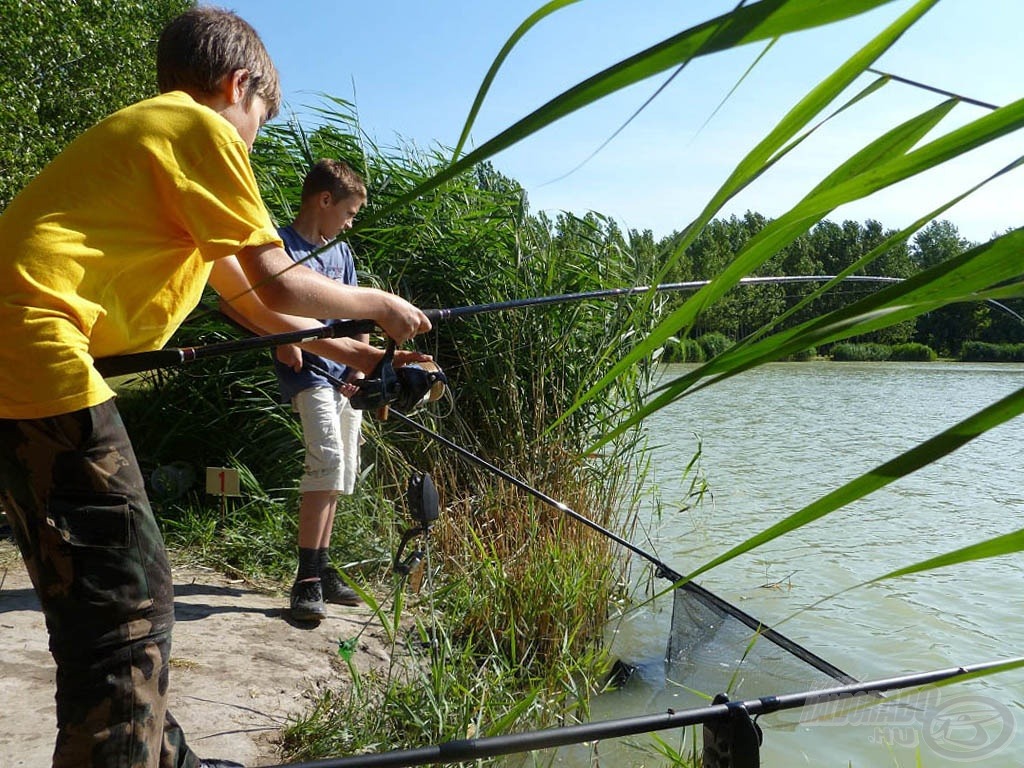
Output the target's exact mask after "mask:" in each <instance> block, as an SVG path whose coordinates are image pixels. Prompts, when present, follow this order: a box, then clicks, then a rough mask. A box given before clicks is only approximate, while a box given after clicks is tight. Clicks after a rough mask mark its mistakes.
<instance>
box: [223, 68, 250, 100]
mask: <svg viewBox="0 0 1024 768" xmlns="http://www.w3.org/2000/svg"><path fill="white" fill-rule="evenodd" d="M248 86H249V70H248V69H236V70H234V71H233V72H232V73H231V74H229V75H225V76H224V79H223V80H222V81H221V88H222V90H223V95H224V98H226V99H227V100H228V103H229V104H237V103H238V102H240V101H241V100H242V98H243V97H244V96H245V91H246V89H247V88H248Z"/></svg>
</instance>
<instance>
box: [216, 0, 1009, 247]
mask: <svg viewBox="0 0 1024 768" xmlns="http://www.w3.org/2000/svg"><path fill="white" fill-rule="evenodd" d="M203 2H206V0H203ZM218 4H220V5H222V6H224V7H229V8H231V9H232V10H234V11H236V12H237V13H238V14H239V15H241V16H242V17H243V18H245V19H246V20H247V21H249V22H250V23H251V24H252V25H253V26H254V27H255V28H256V30H257V31H258V32H259V34H260V36H261V37H262V38H263V41H264V43H265V45H266V46H267V48H268V50H269V51H270V54H271V56H272V57H273V59H274V60H275V62H276V63H277V66H278V69H279V71H280V75H281V85H282V95H283V98H284V110H285V112H294V113H296V114H299V115H301V116H303V118H302V119H303V120H304V121H307V122H309V121H311V120H312V118H311V117H309V116H310V115H311V114H312V112H311V109H312V108H315V107H317V106H321V105H322V104H323V98H322V94H328V95H330V96H333V97H338V98H342V99H345V100H347V101H350V102H352V103H354V105H355V108H356V111H357V113H358V116H359V121H360V124H361V126H362V128H363V130H364V131H365V132H366V133H367V134H368V135H369V136H370V137H371V138H372V140H373V142H374V143H375V144H376V145H378V146H380V147H398V146H408V145H410V144H411V145H413V146H416V147H419V148H421V149H429V148H434V147H444V148H449V149H450V148H452V147H454V146H455V144H456V142H457V141H458V137H459V134H460V133H461V131H462V126H463V124H464V122H465V120H466V117H467V115H468V113H469V110H470V107H471V105H472V103H473V99H474V97H475V95H476V92H477V90H478V88H479V87H480V84H481V82H482V80H483V78H484V76H485V74H486V72H487V70H488V68H489V67H490V65H491V63H492V62H493V60H494V59H495V57H496V56H497V54H498V52H499V51H500V49H501V47H502V46H503V45H504V44H505V42H506V40H507V39H508V38H509V36H510V35H511V34H512V32H513V31H514V30H515V29H516V27H517V26H518V25H519V24H520V23H521V22H522V21H524V20H525V19H526V18H527V17H528V16H529V15H530V14H531V13H533V12H534V11H535V10H537V9H538V8H539V7H541V5H542V4H543V3H542V0H490V1H488V0H374V2H369V3H348V2H336V1H335V0H291V2H288V3H285V2H281V1H280V0H235V2H233V3H228V2H222V3H218ZM735 5H736V2H735V0H725V1H723V0H685V1H684V0H630V2H628V3H627V2H622V0H582V1H581V2H577V3H574V4H572V5H569V6H567V7H565V8H563V9H562V10H560V11H558V12H556V13H555V14H553V15H551V16H549V17H548V18H546V19H545V20H543V21H541V22H540V24H538V25H537V26H535V27H534V28H533V29H532V30H531V31H530V32H529V33H527V35H526V37H525V38H523V39H522V40H521V41H520V42H519V44H518V45H517V46H516V47H515V48H514V49H513V50H512V52H511V54H510V56H509V57H508V59H507V61H506V62H505V64H504V66H503V68H502V69H501V70H500V71H499V73H498V75H497V78H496V80H495V82H494V84H493V85H492V88H491V91H490V93H489V95H488V97H487V99H486V101H485V102H484V104H483V107H482V109H481V111H480V114H479V116H478V118H477V121H476V124H475V127H474V128H473V131H472V134H471V139H470V146H474V145H479V144H482V143H483V142H484V141H486V140H488V139H490V138H491V137H493V136H494V135H496V134H497V133H499V132H500V131H502V130H503V129H505V128H507V127H509V126H510V125H512V124H513V123H514V122H516V121H517V120H519V119H520V118H522V117H525V116H526V115H527V114H529V113H530V112H532V111H533V110H534V109H536V108H537V107H539V106H541V105H542V104H544V103H545V102H547V101H548V100H549V99H551V98H553V97H554V96H556V95H558V94H559V93H561V92H562V91H563V90H565V89H567V88H569V87H571V86H573V85H575V84H576V83H578V82H579V81H581V80H583V79H585V78H586V77H589V76H590V75H593V74H595V73H597V72H599V71H600V70H602V69H604V68H605V67H607V66H609V65H611V64H614V63H616V62H618V61H620V60H621V59H623V58H625V57H627V56H630V55H632V54H634V53H636V52H638V51H640V50H643V49H644V48H646V47H648V46H650V45H652V44H654V43H656V42H659V41H661V40H663V39H665V38H666V37H669V36H671V35H672V34H675V33H677V32H680V31H682V30H684V29H686V28H688V27H690V26H692V25H694V24H697V23H700V22H702V21H705V20H707V19H709V18H712V17H713V16H716V15H718V14H719V13H722V12H725V11H727V10H730V9H731V8H732V7H733V6H735ZM910 7H911V2H910V0H896V1H895V2H891V3H889V4H887V5H885V6H883V7H882V8H880V9H876V10H874V11H871V12H869V13H867V14H863V15H861V16H859V17H855V18H853V19H851V20H848V21H844V22H840V23H838V24H834V25H830V26H827V27H823V28H820V29H817V30H812V31H809V32H805V33H800V34H797V35H793V36H789V37H785V38H783V39H782V40H780V41H779V42H778V43H776V44H775V45H774V46H773V47H772V48H771V49H770V50H769V51H768V52H767V54H766V55H765V56H764V57H763V58H762V60H761V61H760V62H758V64H757V66H756V67H754V69H753V70H752V71H751V72H750V74H749V75H747V76H746V77H745V78H744V73H745V72H746V71H747V70H748V68H749V67H750V66H751V64H753V63H754V62H755V60H756V59H757V57H758V56H759V55H760V54H761V52H762V50H763V48H764V46H763V45H751V46H746V47H743V48H740V49H737V50H733V51H729V52H725V53H722V54H714V55H712V56H709V57H705V58H703V59H699V60H696V61H694V62H691V64H690V65H689V66H687V67H686V68H685V69H684V70H683V71H682V72H681V73H680V74H678V75H677V76H676V77H675V78H673V79H672V81H671V83H669V85H668V86H667V87H666V88H665V89H664V90H663V92H662V93H661V94H660V95H659V96H658V98H656V99H655V100H654V102H653V103H652V104H651V105H650V106H648V107H647V108H646V109H644V110H643V111H642V112H641V113H640V115H639V116H638V117H637V118H636V119H634V120H633V121H632V122H630V123H629V125H628V126H626V127H625V128H624V129H623V130H622V131H621V132H620V133H619V134H618V135H617V136H615V137H614V138H613V139H612V140H611V141H610V142H609V143H608V144H607V145H606V146H604V147H603V148H602V149H600V151H599V152H598V153H597V154H596V155H594V152H595V150H598V149H599V148H601V147H602V144H604V143H605V142H606V141H607V140H608V139H610V138H611V137H612V136H613V134H615V132H616V131H617V130H618V129H619V128H620V127H622V126H623V124H624V123H625V122H626V120H627V119H628V118H629V116H630V115H632V114H633V113H634V112H635V111H636V110H637V109H638V108H639V107H640V106H641V105H642V104H643V103H644V102H645V101H646V100H647V99H648V98H649V97H650V96H651V95H652V94H653V93H654V92H655V91H656V90H657V89H658V88H659V87H660V86H661V85H662V84H663V83H664V82H665V81H666V79H667V78H668V74H669V73H665V74H663V75H660V76H656V77H655V78H652V79H650V80H647V81H644V82H643V83H640V84H637V85H634V86H631V87H630V88H627V89H625V90H623V91H621V92H619V93H617V94H615V95H613V96H610V97H607V98H605V99H604V100H602V101H601V102H599V103H597V104H594V105H592V106H590V107H587V108H584V109H583V110H580V111H579V112H577V113H575V114H573V115H570V116H568V117H566V118H563V119H562V120H561V121H559V122H558V123H555V124H553V125H551V126H548V127H547V128H545V129H543V130H542V131H540V132H539V133H537V134H535V135H534V136H531V137H528V138H527V139H525V140H523V141H521V142H520V143H519V144H517V145H515V146H513V147H511V148H509V149H506V150H505V151H503V152H501V153H500V154H498V155H496V156H494V157H493V158H492V160H491V162H492V163H493V164H494V166H495V167H496V168H497V169H498V170H499V171H500V172H502V173H504V174H505V175H507V176H509V177H511V178H513V179H515V180H516V181H517V182H519V183H520V184H521V185H522V186H523V187H524V188H525V190H526V192H527V195H528V200H529V205H530V210H531V211H532V212H533V213H537V212H539V211H546V212H548V213H549V214H550V215H552V216H554V215H557V213H558V212H559V211H563V210H564V211H570V212H572V213H575V214H577V215H583V214H584V213H586V212H587V211H589V210H593V211H596V212H598V213H600V214H603V215H606V216H609V217H611V218H613V219H615V220H616V221H617V222H618V224H619V225H620V227H622V228H623V229H637V230H645V229H649V230H652V231H653V233H654V235H655V236H656V237H659V238H660V237H663V236H665V235H668V234H670V233H671V232H673V231H675V230H681V229H682V228H683V227H685V226H686V224H687V223H689V221H691V220H692V219H693V218H694V217H695V216H696V215H697V214H698V213H699V212H700V210H701V209H702V208H703V206H704V204H705V203H706V202H707V201H708V200H709V199H710V198H711V196H712V195H713V194H714V192H715V191H716V190H717V189H718V187H719V186H720V185H721V184H722V182H723V181H724V180H725V179H726V178H727V177H728V175H729V173H730V172H731V171H732V169H733V168H734V167H735V165H736V164H737V163H738V162H739V161H740V160H741V159H742V157H743V156H744V155H745V154H746V152H747V151H749V150H750V149H751V148H752V147H753V146H754V145H755V144H756V143H757V142H758V141H759V140H760V139H762V138H763V137H764V136H765V135H766V134H767V133H768V131H769V130H771V128H773V127H774V126H775V125H776V123H777V122H778V121H779V120H780V119H781V118H782V116H783V115H784V114H785V113H786V112H787V111H788V110H789V109H790V108H791V107H792V106H793V105H795V104H796V103H797V101H798V100H799V99H800V98H801V97H802V96H803V95H804V94H806V93H807V91H808V90H810V89H811V88H812V87H814V86H815V85H816V84H818V83H819V82H820V81H821V80H822V79H824V78H825V77H826V76H827V75H828V74H830V73H831V72H832V71H833V70H834V69H835V68H836V67H837V66H839V65H840V64H841V63H842V62H843V61H845V60H846V59H847V58H848V57H849V56H850V55H852V54H853V53H854V52H856V51H857V50H858V49H859V48H860V47H862V46H863V45H864V44H866V43H867V42H868V41H869V40H870V39H871V38H872V37H873V36H874V35H875V34H877V32H878V31H880V30H881V29H883V28H884V26H885V25H886V24H888V23H889V22H891V21H892V20H894V19H896V18H897V17H898V16H899V15H900V14H901V13H903V12H904V11H906V10H907V9H908V8H910ZM1022 28H1024V2H1022V1H1021V0H940V2H939V3H938V5H937V6H936V7H935V8H933V9H931V10H930V11H929V12H928V13H927V14H926V16H925V17H924V18H923V19H922V20H920V21H919V22H918V23H917V24H916V25H915V26H914V27H912V28H911V30H910V31H909V32H908V33H907V34H905V35H904V36H903V37H902V38H901V39H900V40H899V41H897V43H896V45H895V46H894V47H893V48H891V49H890V50H889V51H887V52H886V53H885V54H884V55H883V57H882V58H881V59H880V60H879V61H878V62H876V64H875V67H876V68H878V69H881V70H884V71H887V72H891V73H893V74H896V75H899V76H901V77H905V78H909V79H912V80H916V81H920V82H924V83H927V84H929V85H932V86H935V87H937V88H941V89H945V90H948V91H952V92H955V93H958V94H961V95H964V96H968V97H970V98H973V99H976V100H979V101H983V102H987V103H990V104H995V105H999V106H1003V105H1006V104H1009V103H1010V102H1012V101H1015V100H1017V99H1020V98H1021V97H1022V96H1024V57H1022V56H1021V52H1020V45H1021V43H1020V40H1021V38H1020V30H1021V29H1022ZM741 79H742V82H740V81H741ZM873 79H874V76H872V75H867V74H865V75H862V76H861V77H860V78H859V79H858V80H857V81H856V82H855V83H854V84H853V86H852V88H851V89H850V90H849V91H848V92H847V94H845V95H846V96H849V95H852V93H853V92H854V91H856V90H859V89H860V88H862V87H864V86H865V85H867V84H868V83H870V82H871V80H873ZM734 87H736V90H735V92H734V93H732V94H731V95H730V90H732V89H733V88H734ZM726 97H728V98H726ZM723 100H725V101H724V104H723V103H722V102H723ZM841 100H842V99H841ZM941 100H942V97H941V96H937V95H935V94H932V93H927V92H925V91H922V90H920V89H915V88H912V87H909V86H905V85H900V84H897V83H891V84H889V85H888V86H886V87H885V88H883V89H882V90H881V91H880V92H878V93H877V94H875V95H874V96H872V97H871V98H870V99H867V100H865V101H863V102H861V103H860V104H859V105H858V106H857V107H856V108H855V109H853V110H848V111H847V112H846V113H844V115H843V116H842V117H841V118H840V119H839V120H837V121H831V122H830V123H829V124H828V125H827V126H825V127H824V128H823V129H822V130H820V131H818V132H816V133H815V134H814V135H813V136H812V137H811V138H810V139H809V140H808V141H805V142H804V143H803V144H802V145H801V146H800V147H799V148H798V149H797V150H796V151H795V152H793V153H791V154H790V156H788V157H787V158H786V159H785V160H784V161H783V162H782V163H780V164H779V165H778V166H776V167H775V168H774V169H772V170H771V171H770V172H769V173H768V174H766V175H765V176H764V177H762V178H761V179H759V180H758V181H757V182H755V183H754V184H753V185H752V186H751V187H750V188H748V189H747V190H745V191H744V192H743V193H741V194H740V195H739V196H738V197H737V198H735V199H734V200H732V201H731V202H730V203H729V204H727V206H726V207H725V208H724V209H723V211H722V212H721V213H720V214H718V215H719V216H728V215H732V214H736V215H742V214H743V213H744V212H745V211H747V210H754V211H757V212H759V213H762V214H764V215H766V216H769V217H775V216H779V215H781V214H782V213H784V212H785V211H786V210H787V209H788V208H789V207H790V206H792V205H793V204H794V203H795V202H796V201H797V200H799V199H800V197H802V196H803V194H805V193H806V192H807V191H809V190H810V189H811V188H812V187H813V186H814V185H815V184H816V183H817V182H819V181H820V180H821V179H822V178H824V177H825V176H826V175H827V174H828V173H829V172H830V171H831V170H832V169H834V168H835V167H836V166H837V165H838V164H839V163H840V162H842V161H843V160H844V159H846V158H847V157H849V155H850V154H852V153H853V152H854V151H856V150H857V149H859V148H860V147H861V146H863V145H864V144H866V143H868V142H869V141H871V140H872V139H874V138H876V137H877V136H878V135H879V133H880V132H881V131H883V130H885V129H887V128H889V127H892V126H893V125H895V124H897V123H898V122H900V121H902V120H905V119H908V118H909V117H911V116H912V115H915V114H918V113H919V112H921V111H923V110H925V109H927V108H928V107H930V106H933V105H935V104H937V103H939V102H940V101H941ZM837 103H838V102H837ZM986 112H987V110H986V109H984V108H982V107H976V106H970V105H966V104H960V105H958V106H957V107H956V108H955V109H954V110H953V112H952V113H950V115H948V116H947V117H946V118H945V120H944V121H943V122H942V123H941V124H940V125H939V126H938V127H937V128H936V130H935V132H933V134H931V135H930V136H929V137H927V138H928V139H930V138H934V137H935V136H936V135H938V134H941V133H945V132H947V131H949V130H951V129H953V128H955V127H957V126H958V125H962V124H963V123H965V122H967V121H970V120H973V119H977V118H978V117H981V116H982V115H983V114H985V113H986ZM313 124H315V122H314V123H313ZM1022 139H1024V135H1022V132H1018V133H1016V134H1012V135H1011V136H1009V137H1005V138H1003V139H1001V140H999V141H998V142H994V143H993V144H992V145H991V146H988V147H985V148H982V149H979V150H976V151H975V152H973V153H971V155H970V156H969V157H966V158H961V159H958V160H956V161H954V162H951V163H948V164H947V165H946V166H945V167H943V168H939V169H934V170H933V171H930V172H928V173H927V174H924V175H922V176H921V177H920V178H918V179H915V180H912V181H910V182H906V183H904V184H902V185H900V186H899V187H897V188H894V189H889V190H884V191H882V192H879V193H876V194H875V195H873V196H872V197H870V198H867V199H865V200H863V201H859V202H857V203H854V204H851V205H849V206H846V207H843V208H840V209H837V210H836V211H834V212H833V213H832V214H830V215H829V217H828V218H829V219H831V220H833V221H837V222H840V221H843V220H845V219H853V220H856V221H861V222H863V221H865V220H867V219H876V220H878V221H880V222H881V223H882V224H883V225H884V226H885V227H887V228H893V229H896V228H902V227H905V226H908V225H909V224H911V223H912V222H913V221H914V220H915V219H916V218H918V217H919V216H922V215H924V214H926V213H927V212H928V211H930V210H932V209H933V208H935V207H937V206H938V205H940V204H941V203H943V202H945V201H946V200H948V199H950V198H951V197H953V196H954V195H955V194H958V193H959V192H962V191H964V190H965V189H967V188H968V187H970V186H971V185H973V184H975V183H977V182H979V181H981V180H982V179H984V178H986V177H987V176H989V175H991V174H992V173H994V172H995V171H997V170H999V169H1000V168H1002V167H1003V166H1005V165H1006V164H1008V163H1010V162H1011V161H1013V160H1015V159H1016V158H1017V157H1018V156H1019V155H1021V154H1022V151H1021V150H1022V148H1024V141H1022ZM592 155H594V156H592ZM1022 202H1024V169H1019V170H1017V171H1014V172H1012V173H1011V174H1008V175H1007V176H1005V177H1003V178H1001V179H1000V180H997V181H996V182H992V183H990V184H989V185H988V186H987V187H985V188H983V189H982V190H981V191H979V192H978V193H975V194H974V195H973V196H972V197H971V198H968V199H967V200H965V201H963V202H962V203H959V204H958V205H957V206H956V207H954V208H952V209H950V210H949V211H947V212H946V213H944V214H943V215H942V218H945V219H948V220H950V221H952V222H953V223H954V224H955V225H956V226H957V228H958V230H959V232H960V234H961V236H963V237H965V238H967V239H968V240H972V241H976V242H982V241H985V240H988V239H989V238H990V237H991V236H992V235H993V234H995V233H998V232H1002V231H1004V230H1006V229H1007V228H1009V227H1017V226H1019V225H1020V224H1021V223H1022V222H1021V213H1022Z"/></svg>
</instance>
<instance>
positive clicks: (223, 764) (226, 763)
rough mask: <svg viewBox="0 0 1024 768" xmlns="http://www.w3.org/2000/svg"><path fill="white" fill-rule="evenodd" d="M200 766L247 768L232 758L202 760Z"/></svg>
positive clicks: (203, 767) (201, 767) (200, 767)
mask: <svg viewBox="0 0 1024 768" xmlns="http://www.w3.org/2000/svg"><path fill="white" fill-rule="evenodd" d="M199 768H245V766H244V765H242V764H241V763H233V762H231V761H230V760H200V761H199Z"/></svg>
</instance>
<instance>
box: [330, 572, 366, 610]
mask: <svg viewBox="0 0 1024 768" xmlns="http://www.w3.org/2000/svg"><path fill="white" fill-rule="evenodd" d="M320 587H321V591H322V593H323V596H324V600H325V601H326V602H328V603H336V604H337V605H360V604H361V603H362V602H363V601H362V600H360V599H359V595H358V594H356V591H355V590H354V589H352V587H350V586H348V585H347V584H346V583H345V581H344V580H343V579H342V578H341V574H339V573H338V571H337V570H336V569H334V568H325V569H324V570H322V571H320Z"/></svg>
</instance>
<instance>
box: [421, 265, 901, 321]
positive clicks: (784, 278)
mask: <svg viewBox="0 0 1024 768" xmlns="http://www.w3.org/2000/svg"><path fill="white" fill-rule="evenodd" d="M836 277H838V276H837V275H781V276H775V277H742V278H740V279H739V281H737V282H738V284H739V285H785V284H789V283H821V282H827V281H829V280H835V279H836ZM902 281H903V278H901V277H882V276H875V275H849V276H847V277H844V278H843V282H854V283H857V282H870V283H899V282H902ZM712 282H713V281H711V280H688V281H686V282H681V283H660V284H658V285H636V286H631V287H628V288H605V289H600V290H596V291H583V292H580V293H562V294H558V295H554V296H537V297H534V298H529V299H512V300H510V301H497V302H494V303H491V304H470V305H468V306H464V307H452V308H450V309H425V310H423V311H424V313H425V314H426V316H427V317H428V318H430V320H431V322H434V321H437V320H454V319H456V318H460V317H468V316H470V315H479V314H483V313H487V312H504V311H506V310H509V309H523V308H525V307H538V306H544V305H548V304H566V303H569V302H574V301H587V300H589V299H614V298H618V297H620V296H636V295H638V294H643V293H652V292H653V293H671V292H679V291H696V290H699V289H701V288H703V287H704V286H706V285H710V284H711V283H712Z"/></svg>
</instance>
